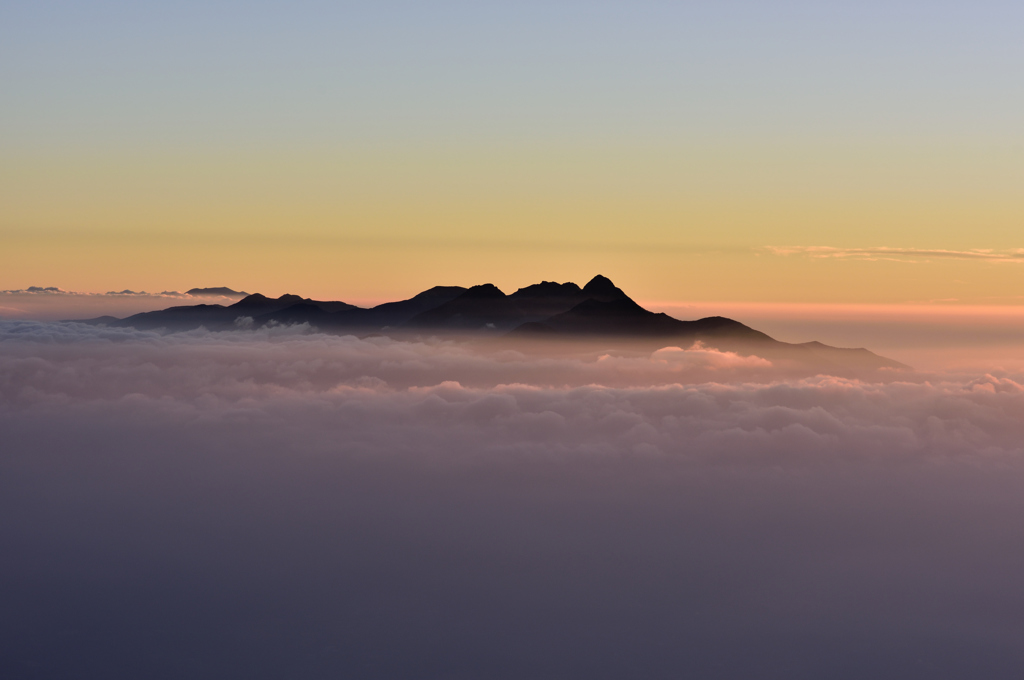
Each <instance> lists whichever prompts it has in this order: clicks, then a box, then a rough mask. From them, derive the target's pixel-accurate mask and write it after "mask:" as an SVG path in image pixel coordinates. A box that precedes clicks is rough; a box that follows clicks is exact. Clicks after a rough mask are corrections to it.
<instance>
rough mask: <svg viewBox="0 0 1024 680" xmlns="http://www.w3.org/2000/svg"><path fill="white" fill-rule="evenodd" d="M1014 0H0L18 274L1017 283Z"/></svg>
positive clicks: (713, 284) (359, 281)
mask: <svg viewBox="0 0 1024 680" xmlns="http://www.w3.org/2000/svg"><path fill="white" fill-rule="evenodd" d="M1021 26H1024V4H1022V3H1019V2H975V3H965V2H958V3H950V2H922V1H915V2H874V1H870V2H856V3H854V2H842V3H835V2H813V3H811V2H806V3H800V2H772V3H763V2H756V3H755V2H725V3H697V2H692V3H669V2H630V3H624V2H622V3H608V2H554V3H541V2H515V3H512V2H503V3H496V2H464V3H412V2H409V3H394V2H391V3H358V4H357V3H327V2H322V3H312V2H289V3H267V2H261V3H249V2H247V3H241V2H238V3H230V2H202V3H200V2H191V1H186V2H178V3H174V4H171V3H160V4H153V3H139V2H131V3H129V2H123V3H122V2H89V3H80V2H53V3H3V4H2V5H0V100H2V106H0V289H20V288H25V287H27V286H30V285H36V286H59V287H61V288H64V289H69V290H80V291H105V290H110V289H121V288H126V287H127V288H132V289H135V290H149V291H160V290H168V289H177V290H183V289H185V288H189V287H192V286H218V285H227V286H231V287H234V288H237V289H244V290H247V291H250V292H251V291H260V292H264V293H267V294H273V295H279V294H282V293H285V292H293V293H299V294H303V295H308V296H312V297H319V298H335V299H350V300H371V299H376V300H384V299H396V298H400V297H407V296H409V295H411V294H413V293H416V292H418V291H419V290H422V289H424V288H426V287H429V286H431V285H435V284H459V285H472V284H475V283H482V282H485V281H489V282H492V283H495V284H496V285H498V286H499V287H501V288H503V289H504V290H506V292H510V291H511V290H514V289H515V288H517V287H519V286H523V285H527V284H529V283H532V282H535V281H538V280H541V279H557V280H560V281H561V280H574V281H577V282H579V283H584V282H585V281H586V280H587V279H589V278H590V277H591V276H593V275H594V274H596V273H602V274H605V275H607V276H610V277H611V278H612V279H614V280H615V282H616V283H617V284H618V285H620V286H621V287H623V288H624V289H625V290H626V291H627V292H629V293H630V294H631V295H633V296H634V297H636V298H637V299H640V300H660V301H710V302H714V301H722V302H727V301H732V302H747V301H749V302H786V303H791V302H797V303H799V302H808V303H901V304H904V303H925V304H927V303H935V302H936V301H944V302H946V303H950V302H955V303H961V304H986V305H991V304H1018V303H1022V302H1024V250H1021V249H1022V248H1024V237H1022V234H1024V126H1022V125H1021V121H1024V85H1022V82H1024V81H1022V77H1021V74H1022V73H1024V40H1022V39H1021Z"/></svg>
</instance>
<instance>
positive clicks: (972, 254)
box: [766, 246, 1024, 262]
mask: <svg viewBox="0 0 1024 680" xmlns="http://www.w3.org/2000/svg"><path fill="white" fill-rule="evenodd" d="M766 250H767V251H768V252H770V253H772V254H774V255H780V256H789V255H803V256H806V257H815V258H832V259H850V260H894V261H899V262H915V261H922V260H929V259H943V260H979V261H985V262H1024V248H1015V249H1012V250H991V249H972V250H946V249H941V248H932V249H928V248H890V247H885V246H880V247H873V248H837V247H833V246H766Z"/></svg>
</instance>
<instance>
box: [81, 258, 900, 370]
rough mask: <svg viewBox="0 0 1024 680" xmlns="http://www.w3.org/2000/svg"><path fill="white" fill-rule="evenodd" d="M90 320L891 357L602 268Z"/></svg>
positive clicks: (842, 360) (844, 358)
mask: <svg viewBox="0 0 1024 680" xmlns="http://www.w3.org/2000/svg"><path fill="white" fill-rule="evenodd" d="M89 322H90V323H104V324H106V325H112V326H130V327H135V328H141V329H166V330H169V331H183V330H191V329H195V328H199V327H205V328H207V329H209V330H230V329H235V328H256V327H262V326H266V325H274V324H301V323H309V324H310V325H312V326H315V327H317V328H318V329H320V330H322V331H325V332H342V333H356V334H363V335H365V334H373V333H384V334H389V335H401V336H409V335H422V334H429V335H446V334H460V335H463V334H470V335H473V336H482V337H487V336H490V337H502V338H504V339H506V340H507V341H509V342H527V341H531V340H552V339H571V340H575V341H588V340H589V341H597V340H599V339H600V341H602V342H604V339H608V338H615V339H616V342H618V343H620V344H625V345H628V346H630V347H634V348H643V347H646V346H648V345H650V346H651V347H654V346H655V345H657V346H664V345H666V344H680V345H683V344H692V343H693V342H695V341H700V342H702V343H704V344H705V345H707V346H709V347H715V348H718V349H723V350H730V351H736V352H739V353H741V354H757V355H759V356H765V357H769V358H771V357H774V358H783V359H794V360H798V361H809V360H811V359H814V360H815V361H818V362H825V363H838V364H843V365H847V364H851V363H852V364H856V365H858V366H860V367H862V368H881V367H901V366H902V365H901V364H898V363H897V362H894V361H890V360H888V359H885V358H884V357H879V356H878V355H875V354H873V353H871V352H869V351H868V350H865V349H840V348H835V347H829V346H827V345H823V344H821V343H817V342H810V343H801V344H792V343H785V342H780V341H778V340H775V339H773V338H771V337H770V336H768V335H766V334H765V333H762V332H760V331H757V330H754V329H753V328H750V327H749V326H746V325H744V324H742V323H740V322H738V321H734V320H732V319H727V318H724V317H708V318H704V319H698V320H695V321H682V320H680V319H676V318H674V317H671V316H668V315H667V314H663V313H656V312H651V311H649V310H647V309H644V308H643V307H641V306H640V305H639V304H637V303H636V302H635V301H634V300H632V299H631V298H630V297H629V296H628V295H626V294H625V293H624V292H623V291H622V290H621V289H619V288H618V287H616V286H615V284H613V283H612V282H611V280H609V279H608V278H606V277H604V276H600V275H598V276H595V277H594V278H593V279H591V280H590V281H589V282H588V283H587V284H586V285H585V286H584V287H582V288H580V287H579V286H578V285H576V284H575V283H571V282H570V283H555V282H550V281H544V282H541V283H537V284H533V285H531V286H526V287H525V288H520V289H519V290H517V291H516V292H514V293H512V294H510V295H506V294H505V293H504V292H502V291H501V290H500V289H498V288H497V287H496V286H494V285H493V284H482V285H478V286H472V287H470V288H463V287H461V286H435V287H434V288H430V289H428V290H426V291H423V292H422V293H420V294H418V295H416V296H415V297H412V298H410V299H408V300H401V301H398V302H388V303H384V304H382V305H377V306H375V307H371V308H364V307H357V306H355V305H351V304H348V303H345V302H340V301H323V300H312V299H310V298H303V297H301V296H298V295H282V296H281V297H279V298H270V297H266V296H264V295H261V294H259V293H256V294H253V295H249V296H247V297H245V298H243V299H242V300H239V301H238V302H236V303H234V304H231V305H226V306H225V305H207V304H200V305H188V306H178V307H170V308H168V309H164V310H159V311H154V312H144V313H141V314H136V315H134V316H130V317H127V318H125V319H112V318H111V317H102V318H100V319H93V320H90V321H89Z"/></svg>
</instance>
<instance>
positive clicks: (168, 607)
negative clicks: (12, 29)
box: [0, 322, 1024, 679]
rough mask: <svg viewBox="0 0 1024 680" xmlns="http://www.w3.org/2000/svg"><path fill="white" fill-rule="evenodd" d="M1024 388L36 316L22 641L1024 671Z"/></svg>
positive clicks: (129, 649) (475, 659)
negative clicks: (149, 327)
mask: <svg viewBox="0 0 1024 680" xmlns="http://www.w3.org/2000/svg"><path fill="white" fill-rule="evenodd" d="M1022 385H1024V380H1022V378H1021V376H1016V375H1007V374H999V375H959V374H930V375H917V374H903V375H899V376H895V377H894V378H893V379H891V380H889V381H887V382H874V383H866V382H860V381H855V380H848V379H841V378H836V377H831V376H827V375H818V376H811V377H802V378H793V377H791V376H788V375H786V374H785V373H784V372H782V371H780V370H779V369H778V368H777V367H774V366H772V365H771V364H770V363H769V362H767V361H765V360H763V359H759V358H757V357H739V356H736V355H733V354H728V353H720V352H715V351H712V350H707V349H704V348H700V347H696V348H692V349H683V348H665V349H662V350H659V351H657V352H654V353H653V354H651V355H646V356H612V355H598V356H583V355H581V356H569V355H563V356H560V357H539V356H527V355H524V354H520V353H516V352H509V351H501V352H481V351H477V350H474V349H473V348H471V347H468V346H464V345H460V344H456V343H450V342H439V343H409V342H398V341H394V340H390V339H386V338H372V339H365V340H359V339H356V338H353V337H337V336H326V335H320V334H317V333H314V332H311V330H310V329H309V328H307V327H280V328H274V329H265V330H261V331H256V332H235V333H207V332H195V333H186V334H175V335H160V334H157V333H149V332H140V331H134V330H130V329H105V328H96V327H91V326H84V325H79V324H46V323H36V322H18V323H14V322H3V323H0V429H2V431H3V433H4V445H3V447H2V454H0V465H2V466H3V467H2V472H3V474H2V475H0V499H2V503H3V507H2V508H0V509H2V510H3V512H2V513H0V540H2V541H3V544H4V545H5V546H8V549H7V551H6V552H7V555H8V558H7V559H5V560H4V562H3V563H2V565H0V583H2V584H5V585H4V586H3V589H4V592H3V593H2V594H3V596H4V601H5V602H7V603H8V605H7V606H5V611H4V613H2V614H0V641H2V642H0V659H3V660H4V661H3V663H5V664H7V665H6V666H5V670H8V671H9V672H10V673H11V675H12V677H19V675H20V676H24V677H31V676H30V675H27V674H28V673H29V671H30V670H32V669H35V670H34V671H33V672H36V674H37V676H39V677H51V676H52V677H56V676H59V675H61V674H65V675H66V674H67V673H69V672H72V671H76V672H77V673H79V674H82V675H88V674H90V673H92V674H94V675H98V676H100V675H101V676H104V677H133V676H134V677H138V676H140V675H146V676H148V677H161V676H160V673H164V674H165V675H166V676H167V677H180V676H181V675H182V674H188V675H190V677H211V678H212V677H218V676H223V674H224V673H225V672H228V669H231V670H232V671H233V672H243V673H244V674H245V675H246V676H247V677H268V678H269V677H281V676H282V675H287V674H289V673H291V674H297V675H299V676H301V677H313V678H316V677H323V678H328V677H339V676H344V675H349V676H352V675H355V676H359V677H368V678H374V677H380V678H384V677H424V678H442V677H444V678H448V677H467V678H468V677H498V678H521V677H560V678H565V677H568V678H576V677H579V678H601V677H608V678H612V677H623V676H624V675H631V674H637V673H639V674H640V675H643V676H644V677H651V678H661V677H664V678H670V677H679V675H680V674H683V675H686V674H696V675H699V676H700V677H708V678H719V677H720V678H726V677H749V676H751V675H752V674H756V675H758V677H769V678H773V677H777V678H801V677H806V678H812V677H824V676H828V677H837V678H844V677H849V678H854V677H864V676H865V675H871V676H873V677H875V676H877V677H893V678H895V677H899V678H908V677H909V678H913V677H921V678H929V679H931V678H941V677H963V676H964V675H969V674H975V675H976V676H978V677H980V676H984V677H993V678H997V677H1014V676H1013V672H1014V669H1016V668H1019V667H1020V662H1021V661H1024V644H1022V643H1021V640H1024V635H1021V633H1022V631H1024V616H1022V615H1021V612H1022V611H1024V609H1022V604H1024V589H1022V587H1021V586H1020V584H1019V578H1018V574H1019V573H1020V569H1021V568H1024V549H1022V548H1020V546H1021V545H1022V544H1021V542H1020V541H1019V520H1018V518H1019V517H1020V516H1022V512H1024V494H1021V493H1020V491H1021V489H1022V488H1024V464H1022V460H1021V459H1022V454H1024V387H1022ZM15 584H17V587H15Z"/></svg>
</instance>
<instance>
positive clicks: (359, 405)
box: [0, 322, 1024, 454]
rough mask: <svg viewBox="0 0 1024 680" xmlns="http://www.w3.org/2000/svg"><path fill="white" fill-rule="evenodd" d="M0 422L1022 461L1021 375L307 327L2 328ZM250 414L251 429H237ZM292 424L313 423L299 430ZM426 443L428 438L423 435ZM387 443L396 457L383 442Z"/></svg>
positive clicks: (498, 444) (485, 444)
mask: <svg viewBox="0 0 1024 680" xmlns="http://www.w3.org/2000/svg"><path fill="white" fill-rule="evenodd" d="M0 347H3V350H4V351H3V353H2V355H0V398H2V399H3V403H4V404H5V405H6V406H7V407H8V408H16V409H43V410H46V409H50V408H55V409H58V410H63V409H66V408H100V409H109V410H110V412H111V413H114V412H116V410H117V409H118V408H120V404H122V403H123V402H130V403H131V404H133V406H132V408H133V409H139V408H145V409H148V410H151V411H152V412H153V414H154V417H159V414H160V412H161V411H162V410H164V409H166V408H171V405H172V404H173V409H174V411H175V413H178V414H180V413H183V412H192V413H193V414H194V417H196V418H215V417H220V416H224V417H228V414H230V417H231V418H235V419H242V420H244V419H246V418H250V417H251V418H263V417H270V416H271V415H272V414H276V416H275V417H280V411H281V410H282V409H284V410H287V411H290V412H294V413H295V414H296V416H295V417H296V419H297V420H296V421H295V423H296V424H295V427H299V428H311V431H314V432H316V431H320V429H321V428H326V429H325V430H324V431H332V430H334V429H335V428H337V427H339V426H341V424H342V423H343V424H344V428H345V429H346V431H347V432H349V433H350V434H351V433H354V432H359V433H361V434H360V437H362V438H364V439H367V440H369V439H373V438H375V437H377V436H379V435H380V433H381V432H383V431H384V430H388V431H389V435H388V436H389V437H393V436H394V435H395V433H396V432H398V431H401V430H405V431H407V433H408V442H406V443H405V444H404V445H405V446H407V447H415V446H417V445H418V443H419V442H420V441H421V439H420V438H421V436H426V435H425V433H428V432H430V431H432V430H438V431H439V432H440V431H443V432H444V433H446V436H457V437H459V438H467V437H468V438H473V437H479V441H476V442H474V446H478V447H482V448H507V447H514V446H527V447H529V446H535V445H537V442H544V444H543V445H547V444H549V443H557V445H558V447H559V448H560V449H563V450H569V449H573V450H591V449H593V450H623V451H629V450H644V451H649V452H654V451H658V452H662V453H666V454H670V453H692V452H696V451H707V452H711V451H721V450H725V449H750V450H755V449H756V450H764V449H766V448H767V449H771V450H777V451H782V450H788V451H790V452H801V451H803V452H809V451H818V450H834V451H861V450H879V449H883V448H884V449H887V450H890V451H901V452H914V451H917V452H922V451H927V452H930V453H935V452H957V451H959V452H971V451H1002V452H1019V451H1021V450H1022V449H1024V390H1022V387H1021V384H1022V383H1024V380H1022V379H1021V378H1020V377H1019V376H992V375H986V376H980V377H979V376H971V375H965V376H955V375H938V374H929V375H923V374H913V373H894V374H892V376H891V378H890V379H889V381H888V382H874V383H871V382H861V381H858V380H853V379H846V378H838V377H833V376H829V375H817V376H802V377H799V378H794V377H791V376H789V375H787V374H786V373H785V372H784V371H783V370H782V369H776V368H775V367H773V366H772V364H771V362H769V361H767V360H765V359H762V358H760V357H756V356H749V357H743V356H739V355H736V354H733V353H730V352H719V351H717V350H713V349H708V348H704V347H701V346H700V345H695V346H694V347H692V348H688V349H683V348H679V347H666V348H663V349H660V350H658V351H656V352H653V353H652V354H650V355H645V356H615V355H611V354H603V355H600V356H596V357H593V356H590V357H588V356H582V357H572V356H569V357H566V356H563V357H538V356H532V355H526V354H523V353H520V352H517V351H512V350H502V351H496V352H483V351H477V350H475V349H474V348H472V347H471V346H466V345H462V344H459V343H455V342H445V341H433V342H403V341H398V340H393V339H389V338H383V337H376V338H367V339H359V338H356V337H352V336H332V335H323V334H318V333H316V332H314V329H311V328H310V327H309V326H308V325H305V324H303V325H301V326H279V327H274V328H265V329H261V330H258V331H250V332H224V333H210V332H207V331H203V330H199V331H194V332H191V333H178V334H168V335H162V334H160V333H157V332H150V331H138V330H134V329H121V328H104V327H93V326H87V325H81V324H47V323H39V322H17V323H15V322H7V323H3V324H0ZM246 414H248V415H246ZM302 418H309V419H311V420H310V422H303V421H302ZM432 436H433V435H432ZM389 441H393V440H389Z"/></svg>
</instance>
